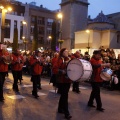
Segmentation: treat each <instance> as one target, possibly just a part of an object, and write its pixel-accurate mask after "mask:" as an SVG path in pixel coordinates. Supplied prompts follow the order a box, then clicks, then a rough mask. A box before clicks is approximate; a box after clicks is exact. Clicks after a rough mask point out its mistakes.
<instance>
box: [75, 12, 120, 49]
mask: <svg viewBox="0 0 120 120" xmlns="http://www.w3.org/2000/svg"><path fill="white" fill-rule="evenodd" d="M116 24H117V25H116ZM87 29H88V30H89V32H86V30H87ZM87 29H85V30H83V31H77V32H75V49H83V50H84V51H88V50H89V49H88V47H89V48H90V49H99V48H100V47H101V46H104V48H112V49H119V48H120V34H119V27H118V23H117V22H116V23H115V22H113V21H112V19H109V18H108V16H106V15H104V14H103V12H102V11H101V13H99V15H98V16H97V17H96V18H95V19H91V20H89V22H88V26H87Z"/></svg>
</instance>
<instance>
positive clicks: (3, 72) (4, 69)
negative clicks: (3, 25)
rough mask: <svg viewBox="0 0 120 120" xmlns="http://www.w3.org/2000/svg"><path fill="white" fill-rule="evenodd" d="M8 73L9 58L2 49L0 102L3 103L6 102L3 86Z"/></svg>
mask: <svg viewBox="0 0 120 120" xmlns="http://www.w3.org/2000/svg"><path fill="white" fill-rule="evenodd" d="M7 71H8V63H7V57H6V55H5V54H4V51H3V50H2V49H0V101H1V102H4V97H3V85H4V81H5V76H6V72H7Z"/></svg>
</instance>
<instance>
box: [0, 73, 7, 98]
mask: <svg viewBox="0 0 120 120" xmlns="http://www.w3.org/2000/svg"><path fill="white" fill-rule="evenodd" d="M5 76H6V72H0V99H1V100H2V99H3V98H4V97H3V85H4V81H5Z"/></svg>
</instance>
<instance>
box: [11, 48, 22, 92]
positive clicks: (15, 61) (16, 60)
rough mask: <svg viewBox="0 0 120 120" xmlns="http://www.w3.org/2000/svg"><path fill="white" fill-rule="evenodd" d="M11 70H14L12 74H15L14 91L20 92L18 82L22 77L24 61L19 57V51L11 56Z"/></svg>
mask: <svg viewBox="0 0 120 120" xmlns="http://www.w3.org/2000/svg"><path fill="white" fill-rule="evenodd" d="M11 60H12V62H11V69H12V74H13V78H14V83H13V90H14V91H16V92H18V91H19V89H18V80H19V77H20V71H21V69H22V65H21V63H22V60H21V58H20V56H19V51H18V50H15V51H14V52H13V54H12V56H11Z"/></svg>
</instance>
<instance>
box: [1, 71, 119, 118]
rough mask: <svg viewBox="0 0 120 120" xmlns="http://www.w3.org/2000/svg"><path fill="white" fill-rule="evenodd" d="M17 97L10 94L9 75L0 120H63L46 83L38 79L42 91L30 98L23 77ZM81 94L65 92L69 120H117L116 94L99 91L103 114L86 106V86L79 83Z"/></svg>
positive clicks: (26, 78) (29, 85)
mask: <svg viewBox="0 0 120 120" xmlns="http://www.w3.org/2000/svg"><path fill="white" fill-rule="evenodd" d="M23 79H24V80H23V81H22V85H19V89H20V93H19V94H18V93H15V92H14V91H13V90H12V83H13V78H12V75H11V73H10V74H9V78H7V80H6V82H5V88H4V96H5V102H4V103H1V102H0V120H64V115H62V114H58V113H57V106H58V100H59V95H58V94H56V93H55V91H54V89H53V87H52V85H49V79H45V78H42V90H39V93H38V94H39V96H40V97H39V98H38V99H35V98H34V97H33V96H32V95H31V91H32V83H31V82H30V76H23ZM80 89H81V93H80V94H77V93H73V92H72V91H70V92H69V110H70V113H71V115H72V119H71V120H120V91H107V90H105V89H102V91H101V96H102V102H103V107H104V108H105V112H99V111H96V109H95V108H88V107H87V106H86V104H87V101H88V99H89V95H90V92H91V87H90V85H89V84H88V83H81V85H80Z"/></svg>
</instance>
